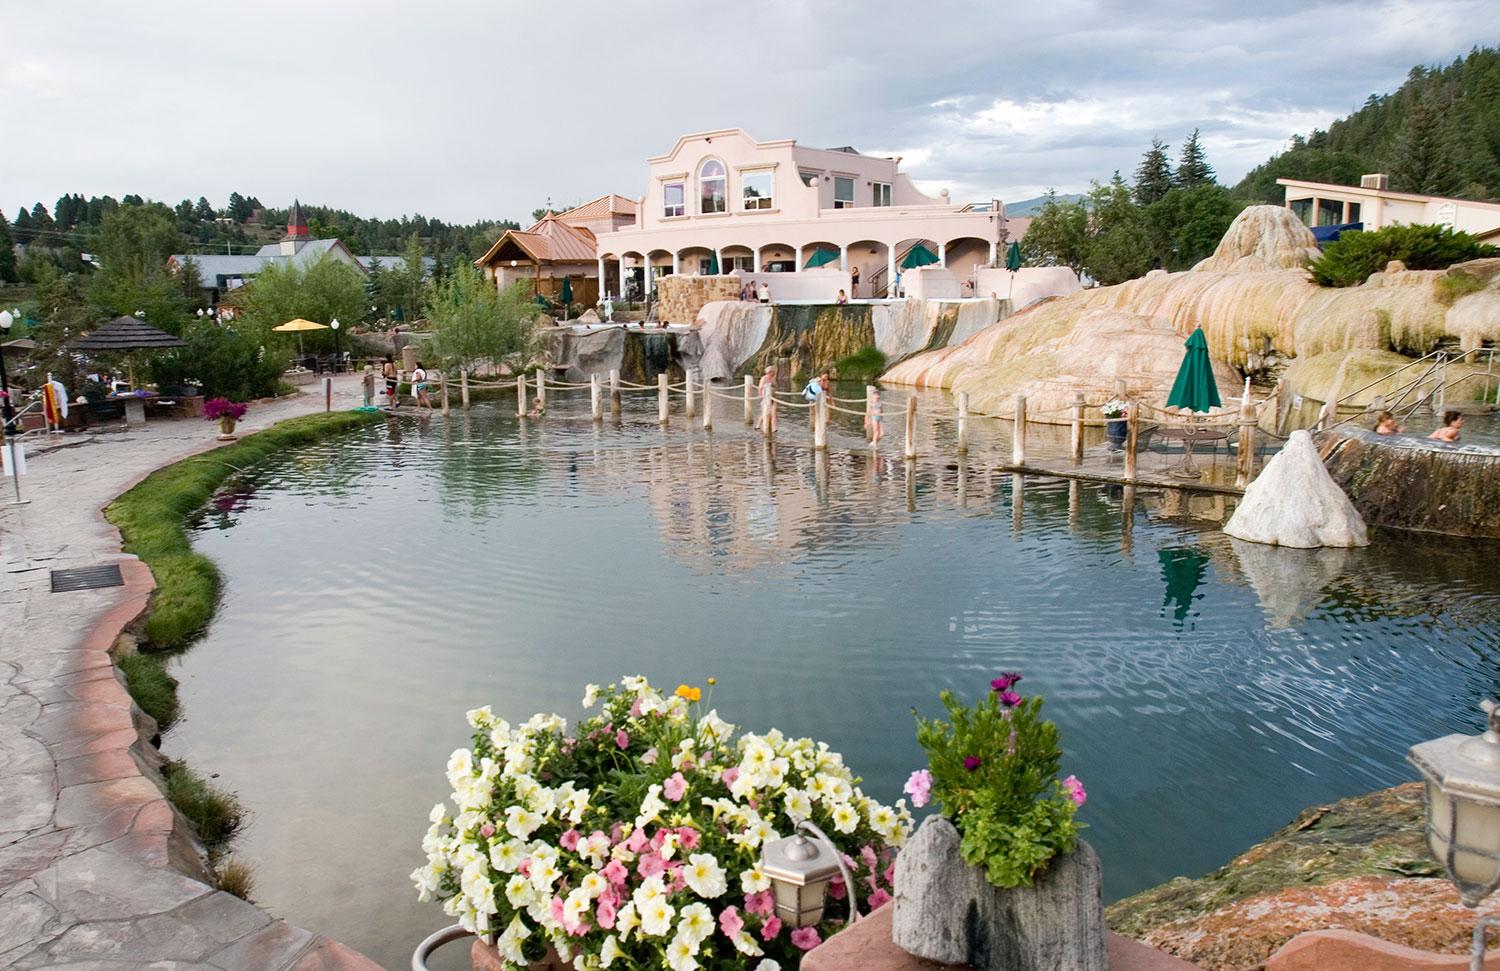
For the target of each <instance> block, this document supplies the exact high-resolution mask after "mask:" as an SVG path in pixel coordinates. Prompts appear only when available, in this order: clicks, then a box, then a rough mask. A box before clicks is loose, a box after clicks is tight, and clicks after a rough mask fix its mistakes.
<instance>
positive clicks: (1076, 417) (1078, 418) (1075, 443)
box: [1068, 391, 1084, 465]
mask: <svg viewBox="0 0 1500 971" xmlns="http://www.w3.org/2000/svg"><path fill="white" fill-rule="evenodd" d="M1083 409H1084V401H1083V392H1081V391H1080V392H1079V393H1078V394H1075V395H1074V396H1073V438H1072V440H1071V441H1069V443H1068V446H1069V454H1071V455H1072V456H1073V464H1074V465H1078V464H1079V463H1081V462H1082V461H1083Z"/></svg>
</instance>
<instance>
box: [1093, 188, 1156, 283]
mask: <svg viewBox="0 0 1500 971" xmlns="http://www.w3.org/2000/svg"><path fill="white" fill-rule="evenodd" d="M1087 205H1088V209H1089V240H1088V243H1087V245H1086V247H1085V250H1084V253H1085V256H1084V269H1086V270H1087V271H1088V274H1089V276H1091V277H1093V278H1094V279H1095V280H1098V281H1099V282H1100V283H1102V284H1104V285H1105V286H1110V285H1112V284H1116V283H1124V282H1125V281H1126V280H1133V279H1135V278H1136V277H1138V276H1143V275H1145V273H1146V271H1148V270H1150V269H1151V238H1150V235H1149V234H1148V233H1147V231H1146V219H1145V214H1144V213H1143V212H1142V211H1141V209H1140V207H1139V206H1137V205H1136V204H1135V203H1133V202H1131V199H1130V188H1129V186H1127V185H1126V184H1125V180H1124V179H1122V178H1120V173H1119V172H1116V173H1115V174H1114V178H1112V179H1110V181H1109V184H1108V185H1100V184H1099V183H1097V182H1095V183H1094V184H1093V186H1092V187H1091V188H1090V189H1089V194H1088V202H1087Z"/></svg>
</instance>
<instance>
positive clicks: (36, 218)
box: [31, 202, 56, 232]
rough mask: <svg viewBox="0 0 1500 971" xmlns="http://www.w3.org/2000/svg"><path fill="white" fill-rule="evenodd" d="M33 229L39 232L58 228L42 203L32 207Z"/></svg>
mask: <svg viewBox="0 0 1500 971" xmlns="http://www.w3.org/2000/svg"><path fill="white" fill-rule="evenodd" d="M31 228H32V229H34V230H36V231H38V232H42V231H44V230H51V229H55V228H56V224H55V223H53V222H52V216H51V215H49V214H48V212H47V207H46V206H44V205H42V204H41V203H40V202H38V203H37V204H36V205H34V206H32V207H31Z"/></svg>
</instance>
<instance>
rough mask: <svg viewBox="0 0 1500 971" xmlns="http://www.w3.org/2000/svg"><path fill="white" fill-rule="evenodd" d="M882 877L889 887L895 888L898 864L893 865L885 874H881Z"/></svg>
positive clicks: (886, 869) (887, 868)
mask: <svg viewBox="0 0 1500 971" xmlns="http://www.w3.org/2000/svg"><path fill="white" fill-rule="evenodd" d="M881 876H883V877H885V882H886V885H887V886H891V887H894V886H895V885H896V864H894V863H892V864H891V865H890V866H888V867H886V868H885V873H883V874H881Z"/></svg>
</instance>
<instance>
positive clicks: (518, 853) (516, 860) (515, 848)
mask: <svg viewBox="0 0 1500 971" xmlns="http://www.w3.org/2000/svg"><path fill="white" fill-rule="evenodd" d="M524 859H526V844H525V843H522V842H521V841H520V840H518V839H515V840H506V841H505V842H504V843H491V844H490V865H491V866H493V867H494V868H495V869H496V870H499V871H500V872H501V873H515V872H516V870H517V869H518V868H519V867H520V866H521V861H522V860H524Z"/></svg>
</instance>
